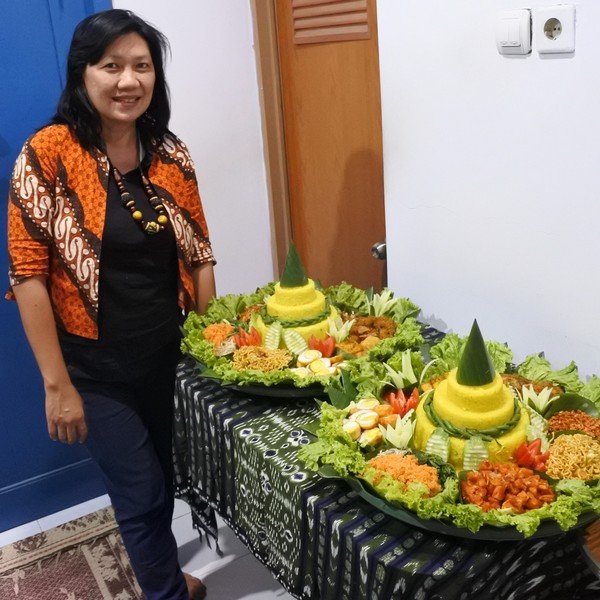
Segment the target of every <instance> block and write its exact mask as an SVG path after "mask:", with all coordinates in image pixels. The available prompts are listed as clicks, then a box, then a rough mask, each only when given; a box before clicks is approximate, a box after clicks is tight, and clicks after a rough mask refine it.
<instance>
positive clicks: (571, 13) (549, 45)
mask: <svg viewBox="0 0 600 600" xmlns="http://www.w3.org/2000/svg"><path fill="white" fill-rule="evenodd" d="M533 39H534V43H535V46H536V49H537V51H538V52H539V53H540V54H564V53H573V52H575V7H574V6H573V5H569V4H561V5H558V6H545V7H543V8H534V9H533Z"/></svg>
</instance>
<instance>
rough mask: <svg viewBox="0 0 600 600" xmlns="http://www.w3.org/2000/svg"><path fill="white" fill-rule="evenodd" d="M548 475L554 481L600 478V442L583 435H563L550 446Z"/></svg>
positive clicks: (547, 464) (547, 465)
mask: <svg viewBox="0 0 600 600" xmlns="http://www.w3.org/2000/svg"><path fill="white" fill-rule="evenodd" d="M546 467H547V468H546V473H547V474H548V475H549V476H550V477H552V478H554V479H582V480H583V481H589V480H591V479H598V478H599V477H600V442H598V441H597V440H595V439H594V438H592V437H590V436H589V435H584V434H582V433H575V434H573V435H561V436H560V437H558V438H557V440H556V441H555V442H554V443H553V444H552V446H550V457H549V458H548V462H547V463H546Z"/></svg>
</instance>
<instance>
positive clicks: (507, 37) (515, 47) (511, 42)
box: [496, 8, 531, 54]
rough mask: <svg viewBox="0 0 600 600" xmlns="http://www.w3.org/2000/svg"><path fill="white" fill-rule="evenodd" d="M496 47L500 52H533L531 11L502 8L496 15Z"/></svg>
mask: <svg viewBox="0 0 600 600" xmlns="http://www.w3.org/2000/svg"><path fill="white" fill-rule="evenodd" d="M496 48H497V49H498V52H499V53H500V54H529V53H530V52H531V12H530V11H529V9H527V8H522V9H518V10H502V11H500V12H499V13H498V15H497V17H496Z"/></svg>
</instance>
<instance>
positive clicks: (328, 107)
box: [275, 0, 385, 288]
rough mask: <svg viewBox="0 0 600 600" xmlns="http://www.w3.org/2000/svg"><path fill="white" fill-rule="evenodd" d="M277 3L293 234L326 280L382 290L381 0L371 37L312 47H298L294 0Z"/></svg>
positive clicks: (310, 267)
mask: <svg viewBox="0 0 600 600" xmlns="http://www.w3.org/2000/svg"><path fill="white" fill-rule="evenodd" d="M340 4H357V3H343V2H342V3H340ZM275 6H276V10H277V35H278V45H279V61H280V71H281V88H282V99H283V120H284V131H285V147H286V160H287V173H288V181H289V198H290V220H291V228H292V237H293V239H294V241H295V243H296V245H297V246H298V249H299V251H300V254H301V256H302V258H303V259H304V261H305V264H306V268H307V271H308V273H309V275H310V276H311V277H314V278H317V279H319V280H320V281H321V282H322V283H323V284H324V285H330V284H333V283H339V282H340V281H342V280H343V281H347V282H349V283H352V284H354V285H357V286H360V287H368V286H371V285H372V286H374V287H375V288H380V287H381V285H382V281H383V276H384V273H383V271H384V267H385V265H384V263H383V262H382V261H377V260H375V259H374V258H372V256H371V252H370V249H371V246H372V245H373V244H374V243H375V242H377V241H380V240H383V239H385V217H384V204H383V160H382V140H381V106H380V88H379V57H378V51H377V28H376V15H375V4H374V2H373V1H372V0H369V1H368V2H366V6H367V8H368V11H369V38H368V39H359V40H351V41H347V40H344V41H331V42H326V43H312V44H309V43H294V19H293V12H292V11H293V2H292V0H277V1H276V2H275ZM316 37H317V38H318V36H316Z"/></svg>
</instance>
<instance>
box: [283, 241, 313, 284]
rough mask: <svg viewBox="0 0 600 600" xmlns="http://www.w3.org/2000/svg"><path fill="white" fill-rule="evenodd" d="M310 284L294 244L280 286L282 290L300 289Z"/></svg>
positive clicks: (289, 250)
mask: <svg viewBox="0 0 600 600" xmlns="http://www.w3.org/2000/svg"><path fill="white" fill-rule="evenodd" d="M307 283H308V277H307V276H306V271H305V270H304V265H303V264H302V260H301V259H300V255H299V254H298V251H297V250H296V246H295V245H294V243H293V242H291V243H290V247H289V249H288V253H287V257H286V259H285V267H284V268H283V275H282V276H281V280H280V282H279V285H280V286H281V287H282V288H290V287H300V286H303V285H306V284H307Z"/></svg>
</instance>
